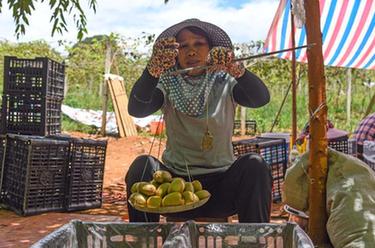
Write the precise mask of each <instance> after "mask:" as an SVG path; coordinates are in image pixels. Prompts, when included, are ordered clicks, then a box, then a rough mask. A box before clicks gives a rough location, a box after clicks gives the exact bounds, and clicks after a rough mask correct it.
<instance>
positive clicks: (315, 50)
mask: <svg viewBox="0 0 375 248" xmlns="http://www.w3.org/2000/svg"><path fill="white" fill-rule="evenodd" d="M304 3H305V11H306V36H307V44H313V43H315V45H314V46H313V47H311V48H310V49H309V50H308V51H307V59H308V79H309V110H310V111H311V114H312V116H311V117H310V140H309V150H310V154H309V178H310V182H309V183H310V184H309V215H310V219H309V227H308V228H309V230H308V232H309V235H310V237H311V239H312V241H313V242H314V244H315V245H317V246H319V247H321V246H324V245H325V244H328V243H329V239H328V235H327V230H326V223H327V213H326V183H327V168H328V165H327V162H328V161H327V134H326V124H327V105H326V81H325V76H324V63H323V53H322V33H321V28H320V10H319V1H318V0H305V1H304Z"/></svg>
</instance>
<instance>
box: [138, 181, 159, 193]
mask: <svg viewBox="0 0 375 248" xmlns="http://www.w3.org/2000/svg"><path fill="white" fill-rule="evenodd" d="M138 192H139V193H142V194H144V195H147V196H152V195H155V193H156V187H155V186H154V185H152V184H151V183H146V184H140V185H139V186H138Z"/></svg>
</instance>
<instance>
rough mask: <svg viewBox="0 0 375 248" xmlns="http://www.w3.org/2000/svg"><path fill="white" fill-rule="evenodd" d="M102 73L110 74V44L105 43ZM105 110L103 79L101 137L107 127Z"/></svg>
mask: <svg viewBox="0 0 375 248" xmlns="http://www.w3.org/2000/svg"><path fill="white" fill-rule="evenodd" d="M104 73H105V74H109V73H111V43H110V42H109V41H107V44H106V52H105V64H104ZM107 109H108V86H107V82H106V79H105V77H104V80H103V84H102V128H101V130H100V131H101V135H102V136H105V135H106V131H105V129H106V126H107Z"/></svg>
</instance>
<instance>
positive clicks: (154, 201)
mask: <svg viewBox="0 0 375 248" xmlns="http://www.w3.org/2000/svg"><path fill="white" fill-rule="evenodd" d="M160 205H161V198H160V196H150V197H149V198H148V199H147V207H148V208H158V207H160Z"/></svg>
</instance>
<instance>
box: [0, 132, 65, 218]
mask: <svg viewBox="0 0 375 248" xmlns="http://www.w3.org/2000/svg"><path fill="white" fill-rule="evenodd" d="M68 149H69V143H68V142H67V141H63V140H53V139H49V138H45V137H37V136H24V135H12V134H9V135H7V138H6V148H5V152H4V160H3V170H4V171H3V176H2V178H1V181H0V185H1V195H2V198H3V203H4V204H5V205H6V206H7V207H8V208H10V209H12V210H13V211H15V212H16V213H18V214H20V215H32V214H37V213H43V212H46V211H61V210H64V200H65V197H64V196H65V181H66V176H67V162H68V161H67V158H68Z"/></svg>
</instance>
